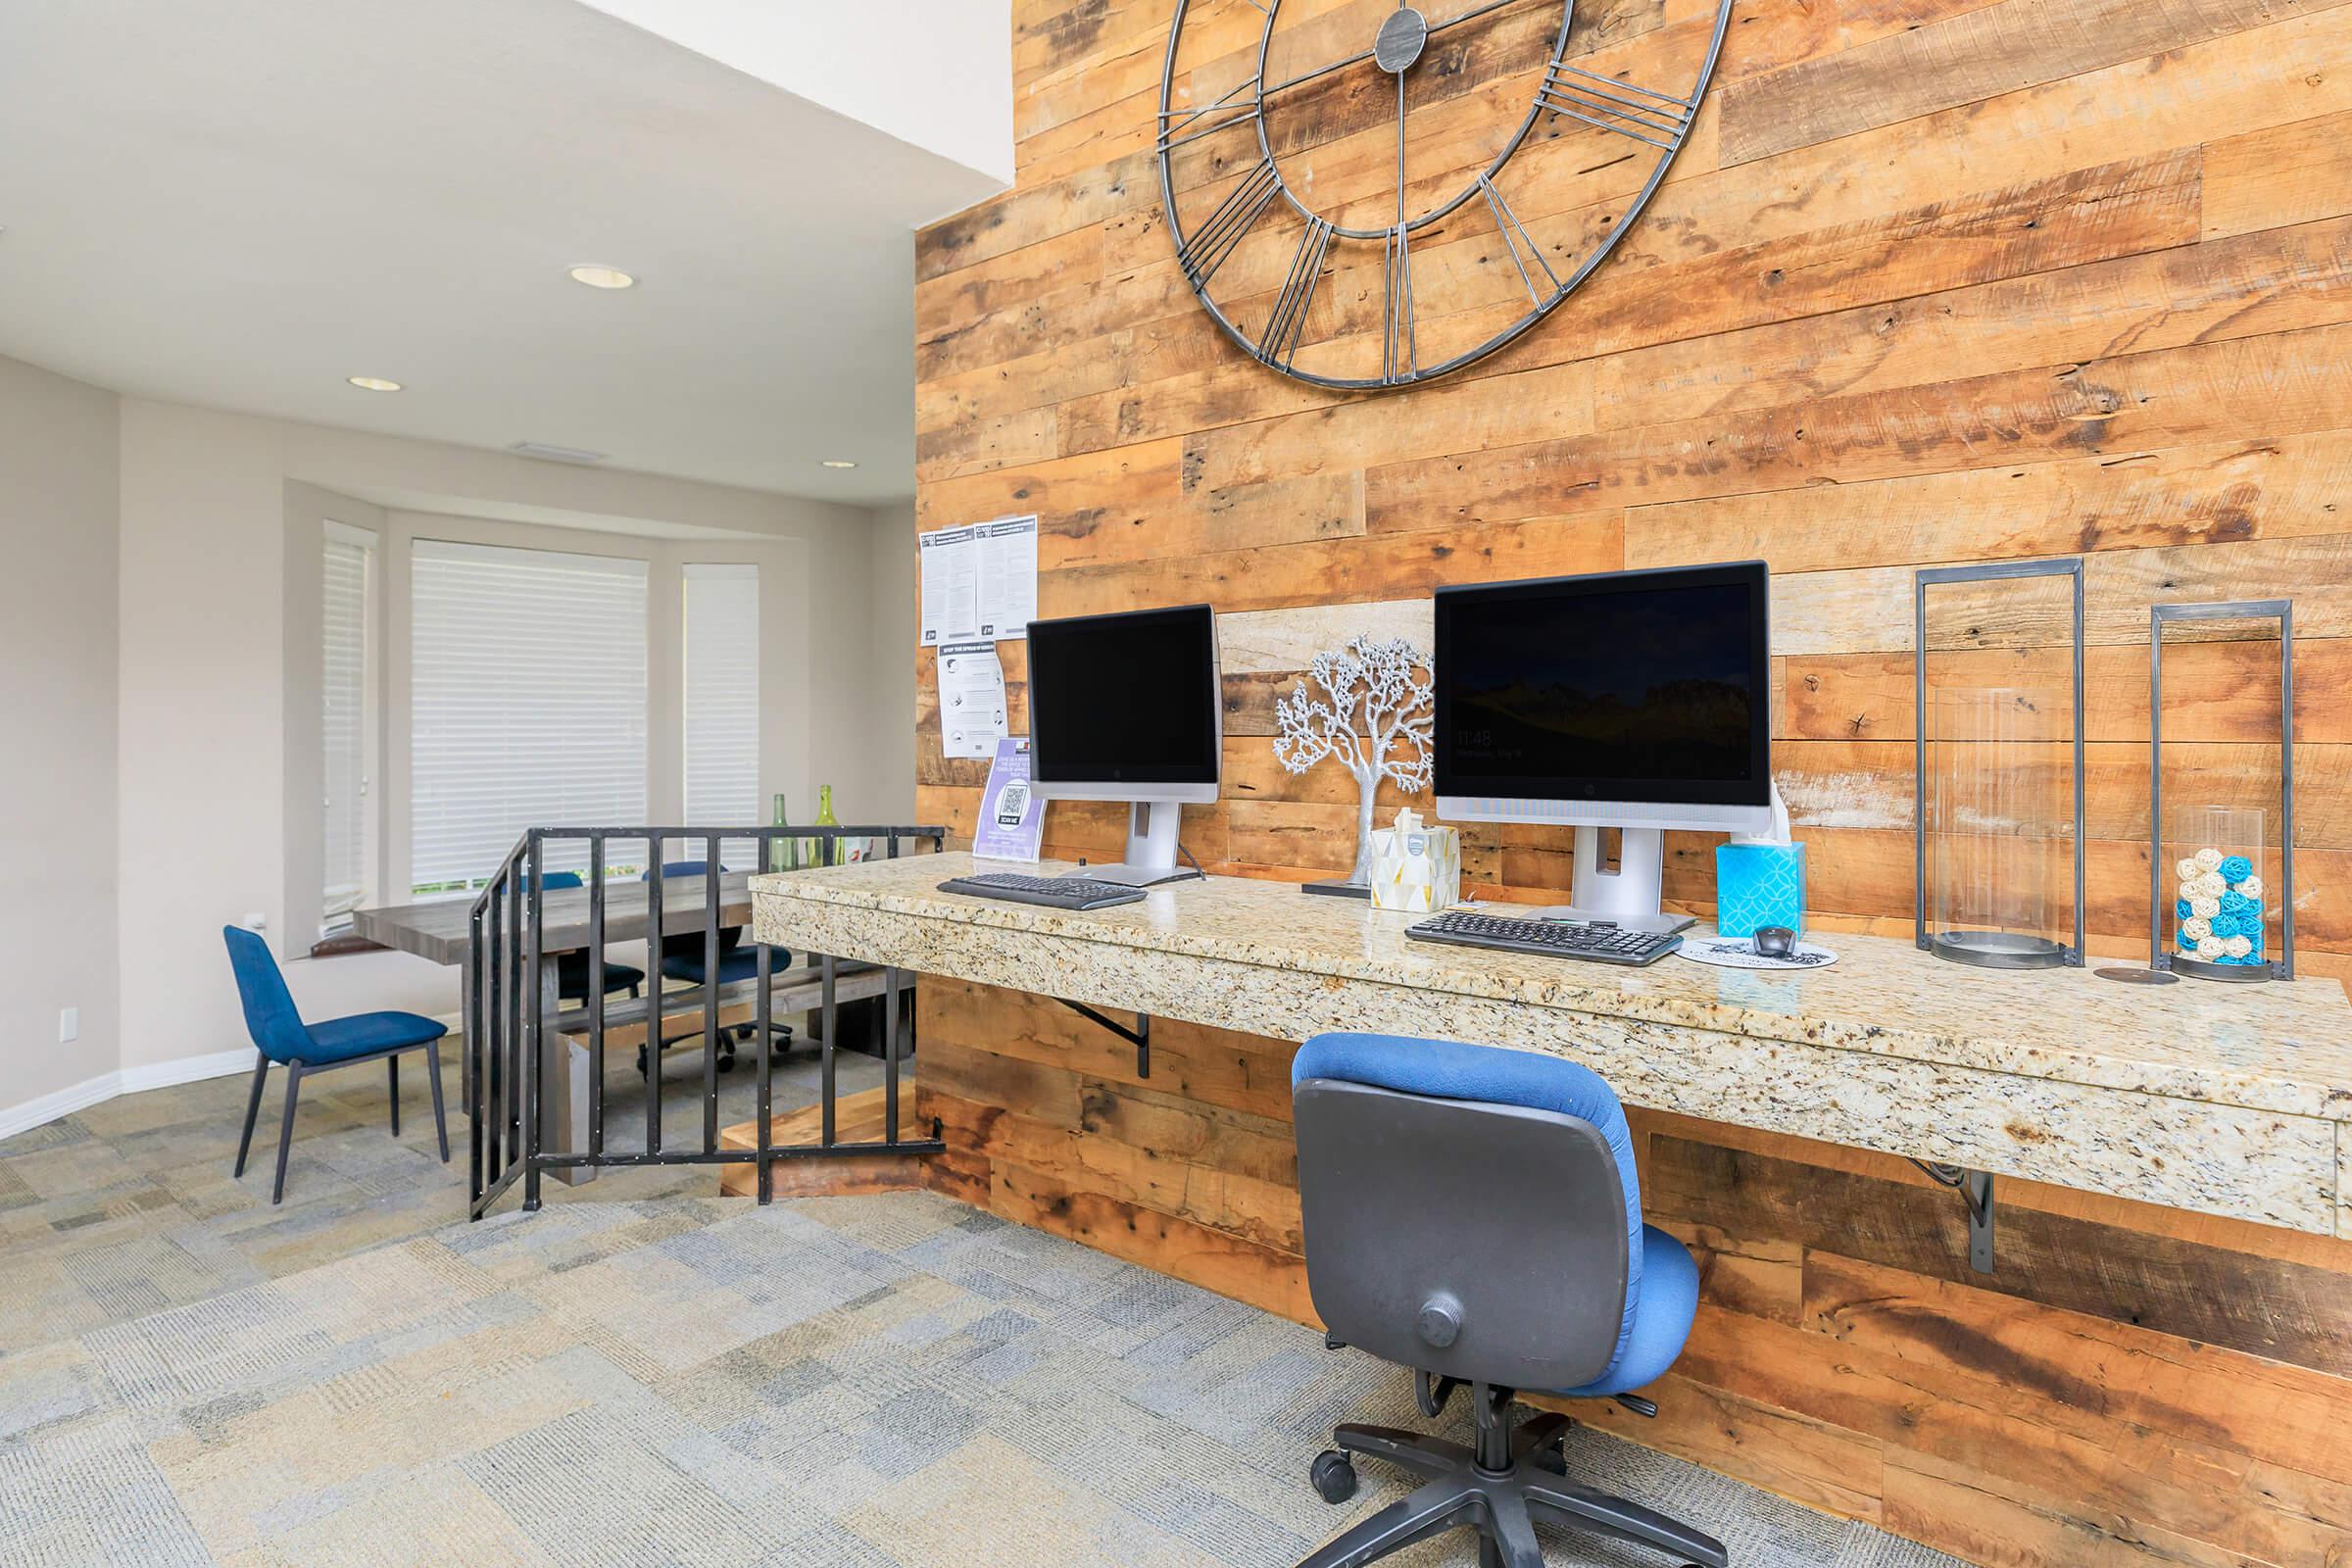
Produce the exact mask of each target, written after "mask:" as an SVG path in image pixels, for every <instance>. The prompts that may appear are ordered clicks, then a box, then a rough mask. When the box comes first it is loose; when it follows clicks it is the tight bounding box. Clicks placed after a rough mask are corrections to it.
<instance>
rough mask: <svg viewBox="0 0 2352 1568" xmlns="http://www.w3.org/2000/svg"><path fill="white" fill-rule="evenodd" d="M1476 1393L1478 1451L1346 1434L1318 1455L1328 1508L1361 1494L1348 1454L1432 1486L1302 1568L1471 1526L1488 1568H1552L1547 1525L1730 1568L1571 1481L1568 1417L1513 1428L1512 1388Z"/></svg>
mask: <svg viewBox="0 0 2352 1568" xmlns="http://www.w3.org/2000/svg"><path fill="white" fill-rule="evenodd" d="M1476 1392H1477V1395H1478V1399H1477V1412H1478V1446H1477V1447H1475V1448H1472V1447H1468V1446H1463V1445H1462V1444H1459V1443H1448V1442H1446V1441H1445V1440H1444V1439H1441V1438H1431V1437H1424V1436H1422V1435H1421V1434H1419V1433H1416V1432H1406V1431H1403V1430H1402V1429H1400V1428H1397V1427H1374V1426H1359V1425H1355V1424H1352V1423H1351V1424H1348V1425H1346V1426H1342V1427H1340V1428H1339V1429H1338V1431H1337V1432H1336V1433H1335V1434H1334V1436H1333V1441H1334V1442H1335V1443H1337V1445H1338V1449H1337V1451H1327V1452H1325V1453H1323V1454H1320V1455H1318V1456H1317V1457H1316V1459H1315V1463H1314V1466H1313V1469H1312V1478H1313V1481H1314V1485H1315V1490H1316V1491H1317V1492H1318V1493H1319V1494H1321V1495H1322V1496H1323V1498H1324V1500H1325V1501H1327V1502H1334V1503H1338V1502H1345V1501H1346V1500H1347V1499H1348V1497H1349V1496H1351V1495H1353V1494H1354V1492H1355V1469H1354V1466H1353V1464H1352V1463H1350V1461H1349V1457H1348V1456H1349V1455H1354V1454H1361V1455H1364V1456H1365V1457H1367V1458H1373V1459H1380V1460H1383V1461H1385V1462H1387V1463H1389V1464H1393V1465H1396V1466H1397V1467H1398V1468H1399V1469H1402V1470H1408V1471H1410V1472H1412V1473H1413V1474H1414V1475H1416V1476H1420V1477H1422V1478H1423V1482H1422V1485H1421V1486H1420V1487H1419V1488H1418V1489H1417V1490H1416V1491H1414V1492H1413V1493H1411V1494H1410V1495H1407V1496H1405V1497H1403V1498H1401V1499H1399V1500H1398V1501H1396V1502H1393V1503H1391V1504H1389V1505H1388V1506H1387V1507H1386V1508H1383V1509H1381V1510H1380V1512H1378V1513H1376V1514H1374V1515H1372V1516H1371V1517H1370V1518H1368V1519H1365V1520H1363V1521H1362V1522H1361V1523H1359V1524H1357V1525H1356V1526H1355V1527H1354V1528H1353V1529H1350V1530H1348V1531H1347V1532H1346V1533H1345V1534H1343V1535H1341V1536H1339V1537H1338V1538H1337V1539H1335V1540H1333V1541H1332V1542H1330V1543H1329V1544H1326V1545H1325V1546H1323V1548H1322V1549H1321V1550H1319V1551H1316V1552H1314V1553H1312V1554H1310V1555H1309V1556H1307V1557H1306V1558H1304V1559H1303V1560H1301V1561H1300V1563H1299V1568H1357V1565H1358V1564H1361V1563H1368V1562H1372V1561H1374V1560H1375V1559H1377V1558H1381V1557H1386V1556H1388V1555H1389V1554H1390V1553H1392V1552H1397V1551H1401V1550H1402V1549H1404V1548H1405V1547H1406V1546H1409V1545H1411V1544H1413V1543H1415V1542H1417V1541H1423V1540H1426V1539H1428V1538H1429V1537H1431V1536H1434V1535H1438V1534H1441V1533H1442V1532H1444V1531H1447V1530H1453V1529H1458V1528H1461V1527H1464V1526H1467V1527H1469V1528H1471V1529H1474V1530H1476V1531H1477V1532H1478V1536H1479V1561H1480V1563H1481V1564H1482V1565H1484V1568H1544V1548H1543V1546H1542V1545H1541V1544H1539V1543H1538V1542H1537V1540H1536V1528H1535V1527H1536V1522H1537V1521H1539V1520H1542V1521H1544V1522H1545V1523H1548V1524H1559V1525H1566V1526H1568V1527H1570V1528H1572V1529H1580V1530H1592V1531H1597V1532H1599V1533H1600V1534H1602V1535H1605V1536H1611V1537H1614V1538H1615V1539H1617V1540H1620V1541H1631V1542H1634V1543H1636V1544H1640V1545H1644V1546H1652V1547H1655V1548H1657V1549H1659V1550H1661V1551H1664V1552H1667V1553H1670V1554H1672V1555H1673V1556H1674V1557H1675V1558H1676V1559H1678V1560H1680V1561H1682V1562H1684V1563H1686V1564H1688V1565H1690V1568H1701V1565H1703V1568H1728V1565H1729V1563H1730V1561H1731V1558H1730V1556H1729V1555H1728V1554H1727V1553H1726V1552H1725V1550H1724V1547H1723V1543H1721V1542H1719V1541H1717V1540H1715V1539H1714V1538H1713V1537H1712V1536H1709V1535H1706V1534H1704V1533H1702V1532H1700V1531H1697V1530H1693V1529H1692V1528H1691V1526H1689V1525H1686V1524H1684V1523H1683V1522H1682V1521H1680V1520H1678V1519H1670V1518H1668V1517H1667V1516H1666V1515H1664V1514H1662V1513H1659V1512H1658V1511H1657V1510H1655V1509H1653V1508H1646V1507H1643V1506H1642V1504H1641V1503H1638V1502H1633V1501H1630V1500H1628V1499H1626V1498H1624V1497H1612V1496H1610V1495H1608V1494H1606V1493H1602V1492H1595V1491H1593V1489H1592V1488H1590V1487H1586V1486H1581V1485H1579V1484H1578V1483H1576V1482H1574V1481H1571V1480H1569V1479H1568V1478H1567V1476H1566V1474H1565V1471H1566V1464H1565V1461H1564V1460H1563V1458H1562V1456H1561V1450H1560V1439H1561V1436H1562V1434H1564V1433H1565V1432H1566V1431H1567V1429H1568V1418H1567V1417H1566V1416H1563V1415H1556V1414H1549V1413H1546V1414H1543V1415H1539V1416H1537V1417H1536V1418H1535V1419H1533V1420H1532V1421H1529V1422H1527V1423H1526V1424H1525V1425H1523V1426H1521V1427H1519V1428H1518V1429H1517V1430H1516V1431H1513V1430H1512V1428H1511V1424H1510V1413H1509V1411H1510V1401H1511V1397H1512V1391H1510V1390H1508V1389H1488V1388H1485V1387H1480V1388H1478V1389H1477V1390H1476Z"/></svg>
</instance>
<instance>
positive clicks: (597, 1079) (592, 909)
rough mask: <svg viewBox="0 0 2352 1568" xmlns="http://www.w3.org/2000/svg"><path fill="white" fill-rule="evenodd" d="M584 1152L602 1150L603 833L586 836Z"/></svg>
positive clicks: (603, 1059) (603, 1146)
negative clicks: (586, 966)
mask: <svg viewBox="0 0 2352 1568" xmlns="http://www.w3.org/2000/svg"><path fill="white" fill-rule="evenodd" d="M586 1001H587V1003H588V1152H590V1153H591V1154H596V1155H599V1156H601V1155H602V1154H603V1153H604V1152H605V836H604V835H603V834H602V833H592V834H590V835H589V837H588V996H587V998H586Z"/></svg>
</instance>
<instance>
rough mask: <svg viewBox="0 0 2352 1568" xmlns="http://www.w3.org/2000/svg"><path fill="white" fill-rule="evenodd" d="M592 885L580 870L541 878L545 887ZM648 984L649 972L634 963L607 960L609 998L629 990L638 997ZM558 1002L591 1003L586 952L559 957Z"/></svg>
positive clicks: (546, 874)
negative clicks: (647, 975)
mask: <svg viewBox="0 0 2352 1568" xmlns="http://www.w3.org/2000/svg"><path fill="white" fill-rule="evenodd" d="M587 885H588V884H587V883H586V882H584V881H582V880H581V878H580V873H579V872H577V871H549V872H547V873H545V874H544V875H542V876H541V877H540V878H539V886H540V887H541V888H554V889H562V888H580V887H586V886H587ZM644 985H645V971H644V970H643V969H640V968H638V967H637V966H636V965H635V964H631V963H615V962H613V960H612V959H611V958H607V959H606V960H605V995H606V996H608V997H609V996H611V995H613V993H614V992H615V991H625V992H627V993H628V994H629V995H630V997H632V998H634V997H635V996H636V995H637V994H638V992H639V991H640V990H641V989H642V988H643V987H644ZM556 999H557V1000H558V1001H560V1002H577V1003H581V1004H585V1003H586V1002H587V1001H588V955H587V954H585V953H564V954H559V955H558V956H557V957H556Z"/></svg>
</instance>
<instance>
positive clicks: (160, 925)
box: [0, 399, 905, 1100]
mask: <svg viewBox="0 0 2352 1568" xmlns="http://www.w3.org/2000/svg"><path fill="white" fill-rule="evenodd" d="M121 441H122V445H121V595H120V602H119V613H120V643H119V647H120V689H121V705H120V721H119V726H118V731H117V734H118V741H119V752H120V777H121V832H120V837H119V845H120V858H121V880H120V888H121V903H120V911H119V917H118V919H117V921H116V927H115V929H116V934H117V935H118V937H119V940H120V942H121V943H122V944H123V947H124V949H125V950H126V951H127V950H134V949H135V950H136V951H137V952H138V953H139V955H140V962H139V963H138V965H137V966H135V968H133V969H132V970H130V971H127V972H125V974H124V975H123V985H122V988H121V995H122V1033H123V1065H124V1066H125V1067H126V1068H137V1067H141V1066H146V1065H150V1064H154V1063H159V1062H166V1061H172V1060H175V1059H178V1058H182V1057H192V1056H203V1055H208V1054H214V1053H218V1052H221V1051H223V1050H227V1049H230V1048H233V1047H236V1046H239V1045H241V1044H242V1043H243V1040H244V1035H243V1029H242V1025H241V1022H240V1021H239V1018H238V1015H237V1009H236V1004H235V993H234V988H233V986H232V985H231V984H230V981H229V976H228V969H227V964H226V961H225V959H224V958H223V956H222V954H221V936H220V928H221V925H223V924H224V923H233V922H235V921H237V920H239V919H241V918H242V917H243V916H244V915H246V914H247V913H249V912H251V913H260V914H263V915H265V916H266V917H267V919H268V922H269V926H270V932H271V934H272V936H273V937H274V938H275V939H276V940H277V943H278V945H279V947H280V950H281V951H284V950H285V949H286V947H287V946H288V945H289V943H291V942H292V941H293V940H294V939H297V938H302V940H303V941H304V943H305V944H306V945H307V938H303V934H302V933H301V932H299V931H296V930H293V929H291V928H290V927H289V923H288V920H289V914H290V912H291V911H290V907H289V901H288V897H287V891H286V890H287V885H288V858H289V851H288V844H289V841H290V837H291V835H290V832H289V828H290V823H291V821H292V818H291V817H290V816H289V812H290V810H291V811H304V810H308V809H309V807H308V805H307V803H306V802H304V801H295V802H294V804H293V805H291V806H290V805H289V802H290V799H291V798H292V791H293V789H294V788H295V787H296V786H295V785H294V784H293V783H292V782H291V781H292V780H293V779H295V778H299V777H300V776H301V773H300V769H299V768H297V769H295V770H294V771H293V772H291V773H290V772H289V767H288V760H287V755H286V754H287V747H288V737H289V726H288V723H287V715H288V713H289V711H294V712H300V711H302V710H303V708H304V706H305V694H303V693H301V692H299V691H297V692H294V693H291V694H289V691H288V684H289V683H288V676H287V669H288V659H287V636H288V619H289V615H288V610H287V604H288V594H289V591H290V590H291V589H292V588H294V587H295V586H296V585H295V584H294V583H293V581H292V580H291V578H290V575H289V573H290V571H291V570H292V569H293V568H292V567H290V566H289V556H290V553H291V550H290V546H289V542H288V535H289V527H288V517H289V515H290V514H289V506H290V501H289V495H290V492H289V489H288V484H289V481H292V482H294V483H296V484H307V485H316V486H319V487H322V488H324V489H326V490H329V491H333V492H338V493H341V494H344V495H352V494H357V495H360V496H377V497H382V496H400V497H412V496H422V495H438V496H456V497H466V498H470V499H472V500H474V501H477V502H479V503H480V504H481V506H482V509H483V510H486V511H494V512H505V511H506V510H508V509H516V510H520V509H548V510H550V511H553V512H563V513H568V514H590V515H603V516H607V517H617V518H648V519H659V520H662V521H664V522H666V523H669V524H672V525H675V526H683V527H689V528H700V529H730V530H735V531H739V532H742V533H745V534H749V535H754V536H757V537H759V538H762V539H766V540H771V541H795V540H797V541H800V543H799V544H798V545H797V546H796V547H794V553H795V554H797V555H799V556H801V557H802V558H803V559H805V562H806V565H805V567H804V568H803V570H804V572H805V580H806V584H807V592H806V601H807V603H806V610H805V614H804V615H803V616H802V617H801V620H802V623H803V625H804V626H805V629H806V649H805V652H801V651H797V650H796V652H799V653H800V659H801V660H803V661H805V663H804V664H803V665H802V666H801V667H781V666H779V665H778V664H777V663H776V662H768V669H769V670H770V671H774V672H775V678H776V679H777V680H779V681H780V682H784V683H790V682H794V681H797V682H800V683H801V684H802V686H803V687H804V688H805V689H806V691H807V692H808V694H809V695H808V706H807V710H806V719H805V722H804V725H803V731H804V732H803V734H801V735H800V736H797V737H795V736H789V735H787V736H785V737H783V738H782V739H781V741H780V743H779V744H780V747H781V748H782V749H785V750H789V751H791V752H792V753H793V755H795V756H798V757H800V758H802V759H805V760H806V762H805V765H806V770H807V771H806V777H805V779H804V780H803V781H802V792H801V793H802V798H807V796H808V792H809V789H810V788H812V787H813V785H814V784H815V783H817V782H820V781H822V782H831V783H834V784H836V785H838V786H840V789H839V790H838V791H837V793H838V794H839V795H840V796H841V797H842V798H843V804H844V806H845V807H848V808H851V809H855V808H857V807H858V806H859V805H860V804H861V803H862V802H864V801H867V800H871V799H874V798H876V797H877V795H878V793H879V790H880V788H881V785H882V782H883V780H884V778H885V777H886V776H887V777H904V776H905V775H904V773H901V772H898V771H897V770H896V768H895V764H893V763H888V762H882V761H878V760H877V759H876V755H875V753H876V747H875V745H874V744H873V743H874V739H875V737H876V736H878V735H880V734H881V733H883V730H882V726H881V719H880V717H879V711H880V705H879V703H878V702H877V699H876V695H875V692H874V690H873V683H874V680H875V679H876V673H875V665H874V661H873V660H872V659H871V658H870V657H869V656H870V652H871V642H870V637H871V627H870V625H869V621H870V618H871V617H870V610H871V606H872V603H873V597H872V591H871V585H870V581H869V575H870V571H871V548H870V543H869V532H870V527H871V521H870V516H869V514H867V513H866V512H864V511H863V510H860V509H857V508H851V507H843V506H832V505H828V504H824V503H819V502H809V501H801V500H796V499H792V498H788V497H783V496H776V495H771V494H765V493H762V492H758V491H747V490H733V489H727V488H724V487H720V486H714V485H701V484H694V483H689V482H686V481H681V480H671V479H662V478H657V477H654V476H650V475H644V474H633V473H621V472H613V471H608V470H604V469H581V468H570V467H564V466H557V465H550V464H542V463H533V462H530V461H529V460H526V459H520V458H514V457H509V456H506V455H503V454H498V453H489V452H482V451H478V450H474V449H470V448H464V447H454V446H443V445H439V444H435V443H430V442H415V441H403V440H396V439H390V438H385V437H377V436H367V435H360V434H356V433H353V432H349V431H341V430H331V429H326V428H322V427H319V426H313V425H302V424H294V423H289V422H285V421H279V420H271V419H263V418H255V417H246V416H240V415H231V414H222V413H217V412H212V411H206V410H199V409H191V408H185V407H180V406H176V405H170V404H159V403H150V402H145V401H141V400H135V399H126V400H124V401H123V405H122V438H121ZM291 494H292V495H294V496H296V497H297V498H299V496H300V495H301V492H299V491H296V492H291ZM292 504H293V505H295V506H296V508H297V511H299V510H300V503H299V500H297V501H296V502H295V503H292ZM412 504H417V503H412ZM403 515H404V514H403V512H402V511H401V510H400V509H398V508H393V509H387V511H386V524H387V529H388V531H392V530H397V528H398V527H400V526H403V525H404V524H403V523H402V521H401V519H402V517H403ZM409 526H413V524H410V525H409ZM570 542H571V543H572V544H573V545H574V547H575V548H576V547H577V544H578V540H577V537H576V536H571V538H570ZM705 559H712V558H711V557H706V558H705ZM715 559H724V553H723V552H721V553H720V554H719V555H718V556H717V557H716V558H715ZM764 575H766V574H765V573H764V572H763V576H764ZM313 580H314V581H315V577H314V578H313ZM402 613H403V614H405V610H404V611H403V612H402ZM397 618H398V617H394V616H388V617H387V620H388V621H391V620H395V619H397ZM386 629H387V632H389V631H390V630H391V629H392V627H391V626H390V625H389V624H388V625H387V628H386ZM314 635H315V633H314ZM388 664H389V665H390V666H391V667H393V668H397V667H398V662H397V661H388ZM763 673H765V672H763ZM388 760H389V759H388ZM788 787H789V786H788ZM316 798H317V797H316V795H315V794H314V795H312V796H310V797H308V800H309V801H315V800H316ZM395 863H397V862H395ZM288 979H289V981H290V982H291V983H292V984H293V986H294V988H295V994H296V997H297V999H298V1000H299V1001H300V1002H301V1003H302V1005H304V1007H305V1008H306V1009H311V1010H317V1011H322V1012H323V1011H335V1010H353V1009H358V1008H362V1007H368V1006H378V1005H419V1003H429V1002H430V1001H431V1000H432V999H433V998H434V997H436V996H442V995H444V994H445V993H444V991H443V988H444V987H445V986H446V985H447V979H448V977H447V976H446V975H445V974H442V973H439V972H437V971H434V970H432V969H431V967H430V966H422V967H419V966H418V962H417V960H413V959H409V958H406V957H405V956H398V955H368V956H360V957H343V958H328V959H318V960H307V961H300V962H296V963H293V964H291V965H289V968H288ZM446 994H447V995H454V992H449V993H446ZM435 1010H448V1005H443V1006H441V1007H439V1008H437V1009H435ZM53 1028H54V1017H52V1030H53ZM0 1098H6V1099H11V1100H13V1099H15V1098H17V1097H15V1096H5V1097H0Z"/></svg>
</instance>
